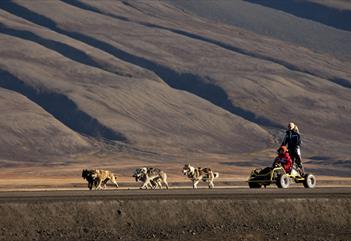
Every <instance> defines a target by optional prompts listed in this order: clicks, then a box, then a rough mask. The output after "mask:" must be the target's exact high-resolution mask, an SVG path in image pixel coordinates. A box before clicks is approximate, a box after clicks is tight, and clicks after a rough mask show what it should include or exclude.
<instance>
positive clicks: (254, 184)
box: [249, 182, 261, 188]
mask: <svg viewBox="0 0 351 241" xmlns="http://www.w3.org/2000/svg"><path fill="white" fill-rule="evenodd" d="M249 187H250V188H261V184H259V183H255V182H249Z"/></svg>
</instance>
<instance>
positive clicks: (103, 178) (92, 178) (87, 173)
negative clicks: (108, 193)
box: [82, 169, 118, 190]
mask: <svg viewBox="0 0 351 241" xmlns="http://www.w3.org/2000/svg"><path fill="white" fill-rule="evenodd" d="M82 177H83V178H84V179H86V180H87V181H88V188H89V190H91V189H92V187H93V185H94V186H95V189H105V188H106V183H107V182H108V181H111V182H112V183H113V184H115V186H116V188H118V184H117V181H116V179H117V177H116V176H115V175H114V174H113V173H112V172H111V171H107V170H87V169H84V170H83V172H82Z"/></svg>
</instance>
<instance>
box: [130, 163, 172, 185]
mask: <svg viewBox="0 0 351 241" xmlns="http://www.w3.org/2000/svg"><path fill="white" fill-rule="evenodd" d="M133 177H135V181H137V182H138V181H141V182H142V183H143V184H142V185H141V187H140V189H147V188H148V187H150V188H151V189H155V188H157V187H158V188H160V189H162V182H163V183H164V184H165V185H166V188H167V189H168V182H167V174H166V173H165V172H164V171H161V170H160V169H158V168H153V167H143V168H138V169H136V170H135V172H134V174H133Z"/></svg>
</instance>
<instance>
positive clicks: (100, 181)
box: [96, 178, 102, 190]
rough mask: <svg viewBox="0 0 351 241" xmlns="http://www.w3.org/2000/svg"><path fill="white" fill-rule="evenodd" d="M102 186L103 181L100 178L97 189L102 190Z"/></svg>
mask: <svg viewBox="0 0 351 241" xmlns="http://www.w3.org/2000/svg"><path fill="white" fill-rule="evenodd" d="M101 184H102V180H101V179H100V178H98V180H97V187H96V189H97V190H101V189H102V187H101Z"/></svg>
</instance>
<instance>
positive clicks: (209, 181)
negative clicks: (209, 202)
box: [208, 171, 214, 188]
mask: <svg viewBox="0 0 351 241" xmlns="http://www.w3.org/2000/svg"><path fill="white" fill-rule="evenodd" d="M208 177H209V178H208V188H214V184H213V180H214V175H213V172H212V171H211V172H210V173H209V175H208Z"/></svg>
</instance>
